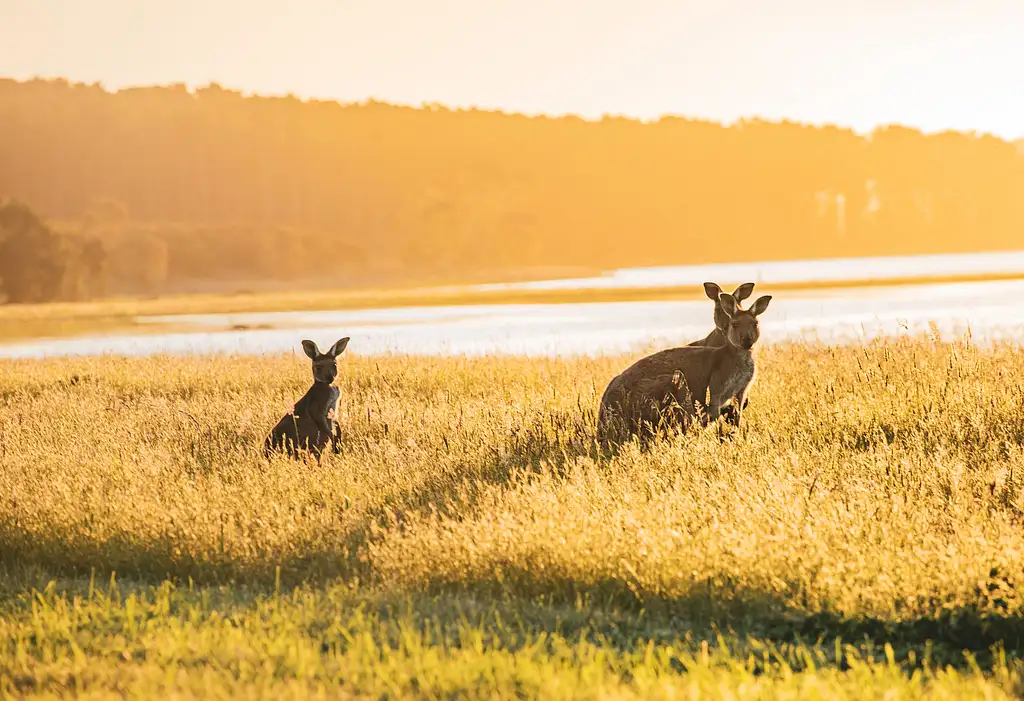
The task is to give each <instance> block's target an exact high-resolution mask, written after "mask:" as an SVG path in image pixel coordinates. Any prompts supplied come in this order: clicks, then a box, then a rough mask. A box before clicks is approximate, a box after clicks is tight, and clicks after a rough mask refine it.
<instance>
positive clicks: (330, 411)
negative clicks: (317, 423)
mask: <svg viewBox="0 0 1024 701" xmlns="http://www.w3.org/2000/svg"><path fill="white" fill-rule="evenodd" d="M340 398H341V390H340V389H338V388H337V387H333V386H332V387H331V388H330V389H329V391H328V392H327V401H326V402H324V418H326V419H327V420H328V421H336V420H337V418H338V400H339V399H340Z"/></svg>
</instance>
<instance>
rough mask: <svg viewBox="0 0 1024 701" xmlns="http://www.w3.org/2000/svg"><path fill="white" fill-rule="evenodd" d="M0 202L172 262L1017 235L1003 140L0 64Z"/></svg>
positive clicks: (863, 247)
mask: <svg viewBox="0 0 1024 701" xmlns="http://www.w3.org/2000/svg"><path fill="white" fill-rule="evenodd" d="M3 196H6V197H11V198H16V199H18V200H21V201H24V202H26V203H28V204H29V205H30V206H31V207H32V208H33V209H35V210H36V211H38V212H40V213H41V214H42V216H44V217H45V218H47V219H48V220H50V221H58V222H65V223H68V222H73V223H75V224H74V226H77V227H79V228H81V229H82V230H85V229H88V230H89V231H91V232H92V234H91V235H95V236H100V237H101V238H103V237H106V238H108V239H109V240H108V242H107V245H108V249H111V251H112V252H111V255H114V253H113V251H114V249H117V248H118V247H119V246H123V245H126V244H125V240H126V239H125V237H129V238H130V237H131V236H134V235H136V234H135V233H132V232H138V233H137V235H138V236H143V235H144V236H146V237H149V238H150V239H154V240H155V241H156V244H154V245H155V246H156V248H157V249H161V250H162V251H163V252H162V253H161V255H164V257H165V258H166V259H167V262H166V267H167V270H166V271H165V272H164V277H165V278H166V277H170V278H171V279H174V278H175V276H179V277H180V276H182V275H186V274H188V275H192V276H193V277H199V278H202V277H204V276H206V277H210V276H213V277H216V276H217V275H218V274H221V273H222V274H224V275H230V276H236V277H245V276H269V277H275V276H277V277H289V278H296V277H302V276H303V275H305V274H307V272H308V270H309V267H310V266H311V265H319V266H320V269H321V270H322V271H326V270H328V269H329V268H331V267H332V266H335V265H336V266H338V267H337V269H339V270H341V269H347V268H346V266H348V267H349V268H351V267H352V266H354V265H357V264H358V265H371V264H375V263H381V262H384V263H387V264H389V265H396V266H405V267H406V268H408V269H409V270H414V269H420V270H429V269H439V270H441V269H443V270H445V271H450V272H453V274H454V273H457V272H458V271H460V270H466V271H469V270H479V269H481V268H487V269H499V268H502V267H506V268H524V267H530V266H538V265H543V266H596V267H609V266H624V265H650V264H673V263H697V262H709V261H723V260H751V259H762V258H794V257H815V256H831V255H849V254H856V255H874V254H894V253H916V252H941V251H959V250H981V249H1001V248H1013V247H1020V246H1021V245H1024V157H1022V155H1021V152H1020V149H1019V148H1018V146H1017V145H1015V144H1013V143H1011V142H1007V141H1004V140H1001V139H998V138H995V137H991V136H977V135H973V134H964V133H954V132H947V133H941V134H929V135H925V134H922V133H920V132H919V131H916V130H914V129H907V128H902V127H889V128H884V129H880V130H878V131H876V132H875V133H873V134H871V135H870V136H862V135H858V134H855V133H854V132H852V131H849V130H845V129H840V128H836V127H832V126H825V127H814V126H807V125H802V124H797V123H790V122H783V123H772V122H763V121H757V120H754V121H746V122H742V123H739V124H734V125H730V126H724V125H721V124H717V123H712V122H707V121H695V120H688V119H681V118H663V119H661V120H659V121H657V122H652V123H643V122H640V121H635V120H630V119H624V118H606V119H603V120H600V121H596V122H593V121H585V120H582V119H579V118H574V117H562V118H545V117H526V116H522V115H515V114H505V113H500V112H487V111H478V110H448V109H445V108H442V107H435V106H427V107H423V108H409V107H396V106H391V105H387V104H381V103H375V102H370V103H366V104H352V105H341V104H338V103H336V102H316V101H301V100H298V99H295V98H291V97H287V98H271V97H259V96H243V95H242V94H240V93H237V92H233V91H229V90H224V89H221V88H219V87H217V86H209V87H205V88H202V89H198V90H196V91H195V92H190V91H189V90H187V89H186V88H185V87H184V86H168V87H151V88H137V89H128V90H121V91H118V92H113V93H112V92H108V91H105V90H104V89H103V88H102V87H99V86H87V85H75V84H69V83H68V82H66V81H42V80H34V81H28V82H17V81H13V80H2V81H0V197H3ZM111 211H113V212H114V214H113V215H110V212H111ZM125 222H131V225H130V226H129V225H127V224H126V223H125ZM72 228H74V227H72ZM115 230H116V231H117V232H119V233H117V234H116V235H115V234H114V233H111V232H114V231H115ZM332 252H333V255H332ZM133 255H134V254H133Z"/></svg>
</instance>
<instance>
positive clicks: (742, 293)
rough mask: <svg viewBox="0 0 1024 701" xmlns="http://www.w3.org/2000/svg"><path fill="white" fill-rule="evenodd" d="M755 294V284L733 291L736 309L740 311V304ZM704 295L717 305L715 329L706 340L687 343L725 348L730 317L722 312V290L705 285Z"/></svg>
mask: <svg viewBox="0 0 1024 701" xmlns="http://www.w3.org/2000/svg"><path fill="white" fill-rule="evenodd" d="M753 292H754V283H753V282H745V283H743V284H742V285H740V286H739V287H737V288H736V289H735V290H733V293H732V298H733V299H735V300H736V307H737V308H738V309H740V308H741V307H740V302H742V301H743V300H745V299H746V298H747V297H749V296H750V295H751V294H753ZM704 294H706V295H707V296H708V299H710V300H711V301H712V302H714V303H715V328H714V330H713V331H712V332H711V333H709V334H708V335H707V336H705V337H704V338H702V339H700V340H699V341H694V342H693V343H687V344H686V345H688V346H724V345H725V329H726V327H727V326H728V325H729V317H727V316H726V315H725V312H724V311H722V303H721V302H720V301H719V299H718V298H719V296H720V295H721V294H722V288H721V287H720V286H719V285H717V284H715V283H713V282H705V283H704Z"/></svg>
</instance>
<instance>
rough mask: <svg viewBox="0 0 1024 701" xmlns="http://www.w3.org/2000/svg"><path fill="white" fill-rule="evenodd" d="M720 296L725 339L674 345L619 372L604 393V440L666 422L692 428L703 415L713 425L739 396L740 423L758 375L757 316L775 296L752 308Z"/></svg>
mask: <svg viewBox="0 0 1024 701" xmlns="http://www.w3.org/2000/svg"><path fill="white" fill-rule="evenodd" d="M718 299H719V303H720V304H721V308H722V312H723V313H724V314H725V316H726V317H727V318H728V324H726V325H725V328H724V332H725V341H726V342H725V344H724V345H722V346H718V347H708V346H684V347H682V348H669V349H668V350H663V351H661V352H660V353H655V354H654V355H649V356H647V357H646V358H641V359H640V360H638V361H636V362H635V363H633V364H632V365H631V366H629V367H628V368H626V370H624V371H623V372H622V373H621V374H620V375H618V376H617V377H615V378H614V379H613V380H612V381H611V382H610V383H609V384H608V388H607V389H605V392H604V395H603V396H602V397H601V407H600V410H599V413H598V439H599V440H600V441H601V442H602V443H603V444H607V443H609V442H611V441H617V440H618V439H619V438H620V437H621V438H628V436H629V435H634V434H636V433H641V434H642V435H646V434H649V433H650V432H652V431H653V430H654V429H656V428H658V427H660V426H662V425H664V424H665V423H669V424H673V423H674V424H679V425H681V426H682V427H683V428H687V427H689V426H690V425H692V423H694V422H695V421H697V420H699V421H700V423H701V424H702V425H707V424H708V423H710V422H712V421H716V420H717V419H718V418H719V417H721V416H722V414H723V408H724V407H725V406H726V405H727V404H728V403H729V402H731V401H733V400H735V402H736V406H735V412H736V422H735V425H736V426H739V425H740V422H741V420H742V417H743V407H744V402H745V400H746V398H747V392H749V390H750V386H751V384H752V383H753V381H754V378H755V376H756V374H757V366H756V363H755V362H754V355H753V347H754V344H755V343H757V340H758V338H760V335H761V332H760V326H759V323H758V320H757V317H759V316H760V315H761V314H763V313H764V312H765V310H766V309H767V308H768V303H769V302H770V301H771V299H772V298H771V296H770V295H765V296H763V297H761V298H759V299H758V300H757V301H756V302H754V304H753V305H751V307H750V309H749V310H744V309H740V308H739V305H738V304H737V303H736V300H735V299H734V298H733V296H732V295H729V294H726V293H720V294H719V297H718ZM666 408H669V409H670V411H669V412H668V415H667V416H664V415H663V416H656V415H655V414H656V412H658V411H661V412H664V411H665V409H666ZM623 434H625V435H623Z"/></svg>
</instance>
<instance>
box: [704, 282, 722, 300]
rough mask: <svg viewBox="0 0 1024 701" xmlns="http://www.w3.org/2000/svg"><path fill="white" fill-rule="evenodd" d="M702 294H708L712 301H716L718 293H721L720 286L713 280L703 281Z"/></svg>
mask: <svg viewBox="0 0 1024 701" xmlns="http://www.w3.org/2000/svg"><path fill="white" fill-rule="evenodd" d="M704 294H706V295H707V296H708V299H710V300H711V301H712V302H717V301H718V295H720V294H722V288H721V287H719V286H718V285H716V284H715V283H713V282H705V283H704Z"/></svg>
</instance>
